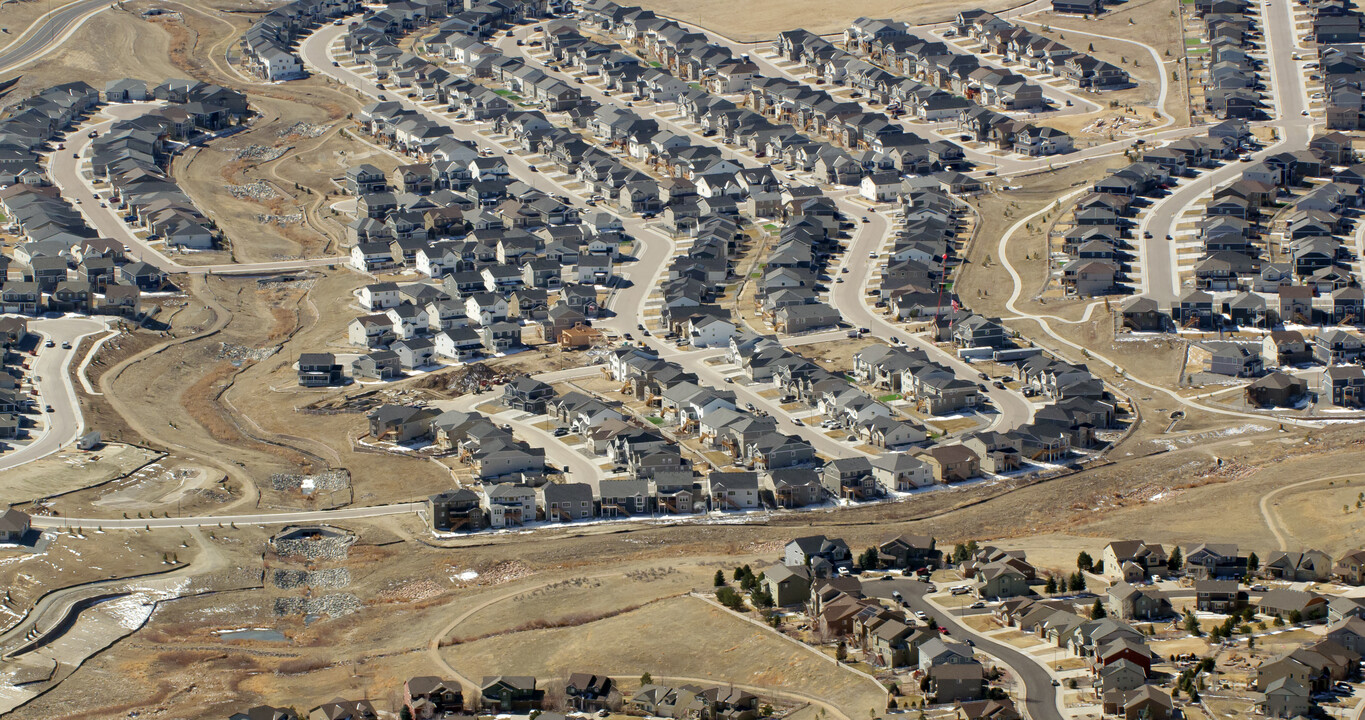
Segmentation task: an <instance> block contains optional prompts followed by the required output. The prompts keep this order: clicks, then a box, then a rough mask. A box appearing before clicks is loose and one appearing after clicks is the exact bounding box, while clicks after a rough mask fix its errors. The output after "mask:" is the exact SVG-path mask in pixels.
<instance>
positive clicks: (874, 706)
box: [443, 598, 885, 717]
mask: <svg viewBox="0 0 1365 720" xmlns="http://www.w3.org/2000/svg"><path fill="white" fill-rule="evenodd" d="M665 628H678V629H679V632H668V631H666V630H665ZM682 628H706V630H705V631H704V632H691V631H683V630H681V629H682ZM661 630H662V632H661ZM627 638H628V639H629V641H623V640H625V639H627ZM443 652H444V654H445V656H446V657H447V658H448V660H449V661H450V663H451V664H452V665H454V666H455V667H456V668H457V669H459V670H460V671H461V673H462V674H464V675H466V676H469V677H480V676H484V675H498V674H509V673H513V672H525V673H528V674H532V675H535V676H537V677H540V678H550V677H566V676H567V675H568V674H569V673H571V672H575V671H576V668H579V667H594V668H602V671H603V672H606V673H607V674H610V675H613V676H621V677H638V676H639V675H640V674H642V673H645V672H650V673H658V674H659V675H668V676H673V677H687V678H697V679H699V680H706V681H710V682H716V683H721V684H724V683H727V682H735V683H740V684H746V685H758V686H763V687H772V688H776V689H779V690H787V691H796V692H804V693H811V694H814V695H817V696H819V697H822V698H825V699H827V700H828V701H829V702H831V703H833V704H835V705H836V706H838V707H840V708H841V709H843V710H844V712H845V713H846V714H847V715H848V716H849V717H863V716H865V715H867V714H868V712H869V711H872V712H876V711H879V710H880V709H881V706H882V704H883V703H884V702H885V699H884V698H885V695H884V694H883V693H882V691H881V689H880V688H879V687H877V686H876V685H873V684H872V683H871V682H869V681H868V680H866V679H864V678H860V677H858V676H856V675H853V674H852V673H849V672H847V671H843V670H839V669H836V668H835V666H834V665H833V664H831V663H828V662H825V661H823V660H818V659H816V657H815V656H814V654H813V651H811V650H808V649H803V648H800V647H798V646H796V645H793V644H790V643H787V642H783V641H780V640H778V639H776V638H775V637H774V636H772V635H771V634H769V633H766V632H764V631H762V630H759V629H758V628H755V627H753V626H751V625H749V624H747V623H744V622H743V621H742V620H739V619H738V618H735V617H734V616H733V615H731V614H730V613H728V612H726V611H724V610H721V609H718V608H716V607H714V606H711V605H709V604H707V603H705V602H703V601H701V600H698V599H696V598H675V599H670V600H664V601H661V602H658V603H655V604H652V605H648V606H645V607H642V608H640V609H638V610H634V611H631V612H628V613H625V614H623V615H619V616H616V617H613V618H608V619H606V620H601V621H598V622H591V623H588V624H586V625H583V626H581V627H574V628H561V629H552V630H534V631H530V632H525V633H516V634H513V635H504V636H500V637H497V638H489V639H487V640H480V641H477V642H473V643H468V644H464V645H460V646H457V647H453V648H447V649H445V650H444V651H443ZM665 657H667V658H668V659H669V660H668V661H667V662H665V663H661V662H660V660H661V659H662V658H665Z"/></svg>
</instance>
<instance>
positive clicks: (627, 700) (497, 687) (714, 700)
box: [229, 672, 760, 720]
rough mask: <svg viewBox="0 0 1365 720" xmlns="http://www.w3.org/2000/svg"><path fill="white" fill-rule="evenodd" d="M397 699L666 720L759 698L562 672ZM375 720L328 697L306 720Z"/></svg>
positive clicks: (409, 687) (286, 717) (247, 717)
mask: <svg viewBox="0 0 1365 720" xmlns="http://www.w3.org/2000/svg"><path fill="white" fill-rule="evenodd" d="M467 693H468V694H467ZM397 695H398V697H399V700H398V702H399V703H400V704H399V707H398V709H397V711H395V712H394V713H392V714H394V715H400V714H401V715H404V716H406V717H411V718H416V719H417V720H431V719H432V718H439V719H441V720H474V718H475V717H486V716H488V715H489V714H497V713H514V714H524V713H534V714H535V715H536V716H537V717H543V718H545V720H566V716H565V715H564V714H563V713H561V712H558V711H559V710H563V711H564V712H575V713H596V712H618V713H626V714H630V715H638V716H645V717H659V718H671V719H673V720H753V719H754V718H756V717H758V716H759V714H760V712H759V711H760V708H759V698H758V697H757V696H756V695H753V694H752V693H748V692H745V691H743V690H737V689H735V688H733V687H729V688H723V687H719V686H703V685H693V684H682V685H657V684H652V683H649V684H643V685H641V686H640V687H639V688H638V689H637V690H636V691H635V692H634V693H632V694H629V695H626V694H624V693H622V691H621V688H620V686H619V684H618V683H617V682H616V680H614V679H613V678H611V677H609V676H606V675H599V674H596V673H583V672H573V673H569V674H568V676H567V677H566V678H565V679H563V680H562V681H556V682H555V683H553V688H550V687H546V686H545V685H543V684H542V683H540V682H539V680H537V678H535V677H532V676H529V675H490V676H485V677H483V678H481V679H480V680H479V683H478V687H471V688H465V687H464V685H463V684H462V683H461V682H460V681H459V680H448V679H443V678H439V677H434V676H420V677H412V678H409V679H408V680H407V681H406V682H404V683H403V688H402V692H401V693H397ZM552 698H553V699H552ZM386 715H387V713H386ZM379 717H381V715H380V713H379V712H378V711H377V710H376V709H375V707H374V703H373V702H371V701H370V700H368V699H362V700H346V699H344V698H335V699H333V700H331V701H329V702H326V703H323V704H322V705H319V706H318V707H316V708H313V709H312V710H311V711H310V712H309V714H308V715H307V720H378V718H379ZM229 720H302V719H301V718H300V716H299V715H298V714H297V713H296V711H295V710H293V709H292V708H288V707H273V706H269V705H259V706H256V707H252V708H249V709H247V710H244V711H241V712H237V713H234V714H232V715H230V716H229Z"/></svg>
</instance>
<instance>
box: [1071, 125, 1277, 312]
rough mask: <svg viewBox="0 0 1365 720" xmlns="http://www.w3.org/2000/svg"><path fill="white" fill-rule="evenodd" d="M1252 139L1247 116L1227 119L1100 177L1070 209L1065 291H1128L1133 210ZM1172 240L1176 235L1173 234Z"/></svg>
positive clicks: (1087, 293)
mask: <svg viewBox="0 0 1365 720" xmlns="http://www.w3.org/2000/svg"><path fill="white" fill-rule="evenodd" d="M1251 143H1252V139H1251V133H1250V131H1249V129H1248V128H1247V125H1246V123H1245V122H1244V121H1225V122H1223V123H1220V124H1219V125H1216V126H1214V127H1213V128H1210V130H1209V133H1208V135H1207V136H1203V137H1190V138H1182V139H1180V140H1175V141H1172V142H1170V143H1167V144H1166V145H1164V146H1162V147H1158V148H1152V149H1150V150H1147V151H1145V152H1144V153H1143V154H1142V158H1141V160H1139V161H1136V162H1133V163H1131V164H1130V165H1128V166H1127V167H1124V168H1120V169H1118V170H1116V171H1114V172H1113V173H1112V174H1111V175H1110V176H1109V177H1106V178H1104V179H1102V180H1098V181H1096V182H1095V183H1094V185H1093V186H1092V188H1091V192H1090V193H1088V194H1087V195H1085V196H1083V197H1082V198H1080V199H1079V200H1077V202H1076V204H1075V205H1074V206H1073V207H1072V209H1071V227H1070V228H1069V229H1068V230H1067V231H1066V232H1065V233H1064V234H1063V235H1062V236H1061V241H1062V247H1061V249H1062V252H1063V253H1065V254H1066V256H1067V257H1068V258H1070V260H1069V261H1068V262H1067V263H1066V264H1064V265H1063V266H1062V275H1061V281H1062V286H1063V288H1064V289H1065V291H1066V293H1067V294H1068V295H1070V296H1075V297H1094V296H1097V295H1111V294H1115V293H1117V292H1121V291H1124V290H1125V289H1126V285H1127V283H1128V281H1129V278H1130V271H1131V263H1132V260H1133V257H1134V249H1133V246H1132V243H1131V242H1130V233H1131V232H1132V231H1133V229H1134V228H1135V227H1136V225H1137V223H1136V220H1135V219H1134V218H1135V216H1136V215H1137V214H1138V213H1139V212H1140V211H1141V209H1142V208H1144V207H1146V206H1147V205H1148V204H1149V202H1150V200H1151V198H1153V197H1154V196H1156V195H1157V194H1158V193H1160V192H1162V191H1163V190H1164V189H1165V188H1166V187H1167V186H1169V185H1170V184H1171V183H1172V182H1174V181H1175V179H1176V178H1180V177H1190V176H1194V175H1197V174H1198V173H1199V172H1201V171H1203V170H1206V169H1208V168H1213V167H1217V166H1218V165H1220V164H1222V163H1224V162H1226V161H1227V160H1229V159H1233V158H1236V157H1237V156H1238V154H1239V153H1240V152H1241V151H1242V150H1244V149H1246V148H1247V147H1249V146H1250V145H1251ZM1172 241H1173V240H1172Z"/></svg>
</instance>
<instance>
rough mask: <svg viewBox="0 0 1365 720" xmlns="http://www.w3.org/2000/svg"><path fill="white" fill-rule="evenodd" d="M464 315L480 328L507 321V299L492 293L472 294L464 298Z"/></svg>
mask: <svg viewBox="0 0 1365 720" xmlns="http://www.w3.org/2000/svg"><path fill="white" fill-rule="evenodd" d="M465 314H466V315H467V316H468V317H469V319H470V320H473V321H474V322H476V323H478V324H479V325H482V326H488V325H492V324H493V323H495V322H500V321H502V320H506V319H507V299H506V298H504V297H503V296H501V295H495V294H493V293H474V294H473V295H470V296H469V297H468V298H465Z"/></svg>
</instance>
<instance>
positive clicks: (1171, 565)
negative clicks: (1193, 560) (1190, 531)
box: [1166, 547, 1185, 573]
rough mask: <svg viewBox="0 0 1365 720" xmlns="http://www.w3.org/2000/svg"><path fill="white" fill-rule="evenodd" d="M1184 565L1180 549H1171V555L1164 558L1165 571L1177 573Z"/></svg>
mask: <svg viewBox="0 0 1365 720" xmlns="http://www.w3.org/2000/svg"><path fill="white" fill-rule="evenodd" d="M1184 565H1185V559H1184V558H1183V557H1182V556H1181V555H1180V548H1178V547H1177V548H1171V554H1170V556H1169V557H1167V558H1166V569H1167V570H1169V571H1171V572H1173V573H1177V572H1180V568H1182V567H1184Z"/></svg>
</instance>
